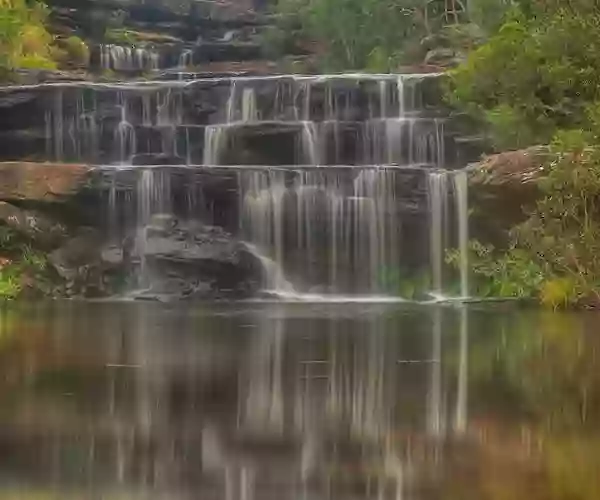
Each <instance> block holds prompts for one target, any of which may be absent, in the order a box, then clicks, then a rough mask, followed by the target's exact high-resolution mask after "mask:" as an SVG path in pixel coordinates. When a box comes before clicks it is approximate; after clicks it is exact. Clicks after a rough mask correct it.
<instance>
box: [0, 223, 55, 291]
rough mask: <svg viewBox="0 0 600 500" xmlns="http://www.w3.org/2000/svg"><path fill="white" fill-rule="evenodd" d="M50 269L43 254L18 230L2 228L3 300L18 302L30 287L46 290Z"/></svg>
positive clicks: (0, 285) (0, 272)
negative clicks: (48, 270)
mask: <svg viewBox="0 0 600 500" xmlns="http://www.w3.org/2000/svg"><path fill="white" fill-rule="evenodd" d="M47 269H48V261H47V259H46V256H45V255H44V254H43V253H41V252H38V251H36V250H34V249H33V247H32V246H31V244H30V242H29V241H27V239H26V238H24V237H23V236H22V235H21V234H19V233H18V232H17V231H15V230H13V229H12V228H10V227H8V226H1V225H0V299H14V298H16V297H17V296H18V295H19V294H20V293H21V292H22V291H23V290H24V289H25V288H26V287H27V288H34V289H42V288H44V287H45V286H46V284H47V283H46V282H47V277H46V274H47Z"/></svg>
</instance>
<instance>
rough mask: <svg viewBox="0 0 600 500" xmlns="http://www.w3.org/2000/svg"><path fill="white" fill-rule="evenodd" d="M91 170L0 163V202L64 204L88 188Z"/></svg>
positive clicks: (37, 164) (81, 166)
mask: <svg viewBox="0 0 600 500" xmlns="http://www.w3.org/2000/svg"><path fill="white" fill-rule="evenodd" d="M91 170H92V169H91V168H90V167H88V166H86V165H77V164H66V163H65V164H61V163H29V162H4V163H0V200H2V201H16V200H19V201H24V200H26V201H35V202H59V201H64V200H65V199H66V198H68V197H70V196H73V195H75V194H77V193H78V192H79V191H80V190H81V189H83V188H84V187H85V186H86V185H87V183H88V181H89V174H90V172H91Z"/></svg>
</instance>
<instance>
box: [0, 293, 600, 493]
mask: <svg viewBox="0 0 600 500" xmlns="http://www.w3.org/2000/svg"><path fill="white" fill-rule="evenodd" d="M0 315H1V316H0V500H4V499H9V498H10V499H24V500H27V499H33V498H35V499H44V500H46V499H47V500H51V499H52V500H54V499H57V500H58V499H71V498H73V499H109V500H110V499H113V498H114V499H117V498H118V499H123V500H125V499H130V498H132V499H133V498H136V499H137V498H140V499H142V498H161V499H162V498H164V499H201V500H205V499H206V500H212V499H215V500H217V499H218V500H221V499H223V500H263V499H264V500H267V499H269V500H270V499H273V500H284V499H307V500H308V499H311V500H312V499H315V500H317V499H340V500H354V499H356V500H359V499H360V500H362V499H377V500H380V499H381V500H385V499H394V500H400V499H403V500H413V499H414V500H418V499H423V500H425V499H431V500H438V499H439V500H442V499H443V500H471V499H472V500H487V499H490V500H513V499H514V500H517V499H527V500H537V499H548V500H580V499H581V500H596V499H598V498H600V479H599V476H598V471H600V420H599V417H600V365H599V362H598V359H597V358H598V355H599V353H600V331H599V329H598V323H599V320H600V316H598V315H597V314H593V313H577V314H558V313H549V312H541V311H536V310H522V309H518V308H515V307H514V306H498V305H496V306H483V305H469V306H462V305H458V304H457V305H447V306H444V305H427V306H411V305H406V304H369V303H363V304H361V303H354V304H332V303H327V304H325V303H324V304H302V303H294V304H284V303H279V304H268V303H237V304H230V305H220V304H217V305H215V304H211V305H209V304H177V305H174V304H156V303H135V302H129V303H123V302H122V303H102V302H99V303H84V302H81V303H78V302H67V303H60V302H59V303H56V302H55V303H40V304H11V305H9V306H3V307H2V308H1V309H0Z"/></svg>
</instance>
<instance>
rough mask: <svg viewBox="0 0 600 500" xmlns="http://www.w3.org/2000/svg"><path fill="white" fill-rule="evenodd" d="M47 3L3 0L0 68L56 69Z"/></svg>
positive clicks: (0, 32)
mask: <svg viewBox="0 0 600 500" xmlns="http://www.w3.org/2000/svg"><path fill="white" fill-rule="evenodd" d="M47 17H48V10H47V8H46V6H45V5H44V4H42V3H40V2H37V1H35V0H34V1H27V0H0V68H3V69H5V70H14V69H19V68H45V69H53V68H54V67H55V66H56V65H55V63H54V61H53V60H52V57H51V53H52V50H51V46H52V42H53V39H52V36H51V35H50V34H49V33H48V31H47V30H46V28H45V22H46V19H47Z"/></svg>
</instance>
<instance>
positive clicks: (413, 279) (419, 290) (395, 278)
mask: <svg viewBox="0 0 600 500" xmlns="http://www.w3.org/2000/svg"><path fill="white" fill-rule="evenodd" d="M379 286H380V287H381V288H382V289H383V290H385V291H386V293H389V294H392V295H396V296H399V297H402V298H404V299H407V300H415V299H419V298H421V297H424V296H426V295H427V293H429V291H430V290H431V278H430V276H429V273H428V272H424V271H418V272H414V271H413V272H410V271H408V270H406V269H400V268H392V269H382V270H381V272H380V275H379Z"/></svg>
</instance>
